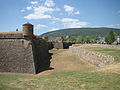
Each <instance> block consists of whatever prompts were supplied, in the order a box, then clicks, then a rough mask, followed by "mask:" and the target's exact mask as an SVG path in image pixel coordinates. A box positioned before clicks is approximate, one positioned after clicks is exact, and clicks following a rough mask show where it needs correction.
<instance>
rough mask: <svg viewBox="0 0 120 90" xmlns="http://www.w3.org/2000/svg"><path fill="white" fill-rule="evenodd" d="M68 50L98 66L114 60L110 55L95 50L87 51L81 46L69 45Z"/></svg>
mask: <svg viewBox="0 0 120 90" xmlns="http://www.w3.org/2000/svg"><path fill="white" fill-rule="evenodd" d="M69 51H70V52H72V53H74V54H75V55H77V56H78V57H80V58H82V59H83V60H85V61H87V62H89V63H91V64H94V65H96V66H98V67H104V66H106V65H109V64H111V63H113V61H114V58H113V57H112V56H110V55H105V54H103V53H99V52H95V51H89V50H86V49H83V48H82V47H74V46H71V47H70V48H69Z"/></svg>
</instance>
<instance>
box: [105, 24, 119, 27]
mask: <svg viewBox="0 0 120 90" xmlns="http://www.w3.org/2000/svg"><path fill="white" fill-rule="evenodd" d="M107 27H120V24H111V25H108V26H107Z"/></svg>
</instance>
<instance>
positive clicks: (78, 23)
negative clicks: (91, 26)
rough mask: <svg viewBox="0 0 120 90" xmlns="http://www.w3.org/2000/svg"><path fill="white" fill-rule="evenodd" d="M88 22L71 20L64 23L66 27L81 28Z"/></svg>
mask: <svg viewBox="0 0 120 90" xmlns="http://www.w3.org/2000/svg"><path fill="white" fill-rule="evenodd" d="M87 24H88V23H87V22H71V23H64V25H65V27H67V28H81V27H84V26H86V25H87Z"/></svg>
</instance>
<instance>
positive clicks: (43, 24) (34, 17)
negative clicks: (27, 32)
mask: <svg viewBox="0 0 120 90" xmlns="http://www.w3.org/2000/svg"><path fill="white" fill-rule="evenodd" d="M27 22H29V23H31V24H33V25H34V33H35V34H37V35H40V34H43V33H46V32H50V31H54V30H59V29H66V28H85V27H91V28H92V27H110V28H120V0H0V32H8V31H15V30H16V29H18V30H22V24H24V23H27Z"/></svg>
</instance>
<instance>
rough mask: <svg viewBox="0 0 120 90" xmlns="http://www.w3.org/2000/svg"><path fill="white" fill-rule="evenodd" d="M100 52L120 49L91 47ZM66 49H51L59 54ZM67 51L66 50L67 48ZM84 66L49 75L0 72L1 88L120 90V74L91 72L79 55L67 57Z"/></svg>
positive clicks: (14, 89)
mask: <svg viewBox="0 0 120 90" xmlns="http://www.w3.org/2000/svg"><path fill="white" fill-rule="evenodd" d="M89 49H90V50H95V51H98V52H102V53H106V54H110V55H113V56H116V57H117V56H118V59H117V58H116V60H117V61H119V58H120V57H119V55H120V54H119V50H111V49H103V48H89ZM63 51H64V50H51V51H50V52H51V53H54V55H55V56H59V55H60V53H61V52H63ZM65 51H66V50H65ZM65 59H66V60H69V61H71V62H73V63H76V65H77V64H78V65H79V66H80V68H83V69H82V70H80V71H69V72H68V71H67V72H57V73H54V74H51V75H47V76H34V75H33V76H32V75H23V74H0V90H120V74H115V73H108V72H95V71H94V72H90V71H91V70H89V69H88V68H89V65H88V66H87V64H85V63H84V62H81V61H79V60H78V58H77V57H73V56H69V57H66V58H65Z"/></svg>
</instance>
